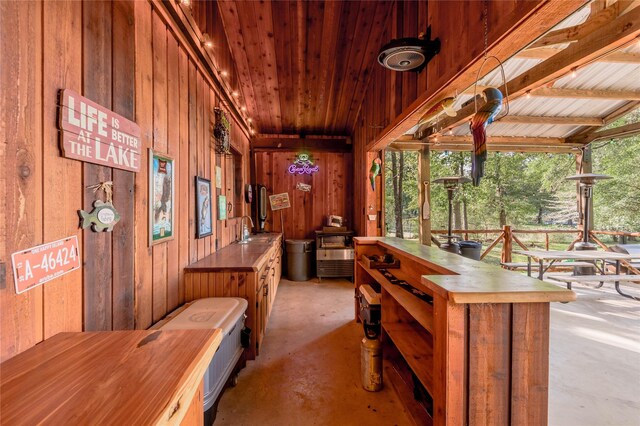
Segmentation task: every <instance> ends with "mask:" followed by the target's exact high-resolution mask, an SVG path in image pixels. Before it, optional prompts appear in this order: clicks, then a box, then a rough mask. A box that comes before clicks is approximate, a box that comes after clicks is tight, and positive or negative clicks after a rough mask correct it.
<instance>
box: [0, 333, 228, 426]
mask: <svg viewBox="0 0 640 426" xmlns="http://www.w3.org/2000/svg"><path fill="white" fill-rule="evenodd" d="M221 340H222V335H221V332H220V330H218V329H215V330H166V331H159V330H132V331H105V332H85V333H80V332H78V333H59V334H57V335H55V336H53V337H52V338H50V339H47V340H45V341H43V342H42V343H39V344H38V345H36V346H34V347H33V348H31V349H28V350H27V351H25V352H23V353H21V354H19V355H16V356H15V357H13V358H11V359H9V360H7V361H5V362H3V363H2V364H0V373H1V374H0V400H1V401H0V413H1V418H2V424H24V425H32V424H40V423H47V424H60V425H62V424H71V423H72V424H135V425H147V424H159V423H161V424H167V423H169V424H179V423H180V421H181V420H182V418H183V417H184V415H185V413H186V411H187V409H188V408H189V405H190V403H191V401H192V399H193V397H194V395H195V393H196V391H197V389H198V387H199V386H200V382H201V380H202V377H203V375H204V372H205V371H206V369H207V367H208V366H209V363H210V362H211V359H212V358H213V355H214V354H215V352H216V350H217V349H218V346H219V345H220V341H221Z"/></svg>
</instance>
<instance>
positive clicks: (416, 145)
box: [387, 142, 579, 154]
mask: <svg viewBox="0 0 640 426" xmlns="http://www.w3.org/2000/svg"><path fill="white" fill-rule="evenodd" d="M425 145H426V146H428V147H429V149H431V151H452V152H462V151H469V152H471V144H467V145H465V144H442V143H437V144H435V143H431V142H394V143H392V144H390V145H389V146H388V147H387V149H390V150H393V151H420V149H421V148H422V147H423V146H425ZM487 150H488V151H491V152H530V153H536V152H538V153H552V154H575V153H577V152H579V148H576V147H575V146H572V145H566V146H560V145H556V146H545V145H531V146H514V145H487Z"/></svg>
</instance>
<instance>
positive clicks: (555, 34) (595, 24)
mask: <svg viewBox="0 0 640 426" xmlns="http://www.w3.org/2000/svg"><path fill="white" fill-rule="evenodd" d="M633 3H635V2H633V1H618V2H616V3H614V4H612V5H611V6H609V7H607V8H606V9H603V10H600V11H598V12H596V13H594V14H592V15H591V16H590V17H589V19H588V20H587V21H585V22H584V23H582V24H579V25H575V26H573V27H568V28H562V29H560V30H556V31H551V32H550V33H548V34H546V35H545V36H544V37H542V38H540V40H538V41H536V42H535V43H533V44H531V45H530V46H529V48H530V49H535V48H537V47H547V46H553V45H556V44H562V43H571V42H576V41H578V40H581V39H583V38H585V37H586V36H587V35H589V34H590V33H592V32H593V31H595V30H597V29H599V28H601V27H602V26H603V25H605V24H607V23H609V22H612V21H613V20H615V19H616V18H618V17H619V16H620V15H621V14H622V13H624V12H625V11H626V10H627V9H628V7H629V6H631V5H632V4H633Z"/></svg>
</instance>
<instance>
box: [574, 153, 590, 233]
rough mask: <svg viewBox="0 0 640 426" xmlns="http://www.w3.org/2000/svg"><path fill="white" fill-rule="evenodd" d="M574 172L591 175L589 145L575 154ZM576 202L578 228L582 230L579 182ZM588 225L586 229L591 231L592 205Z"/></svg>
mask: <svg viewBox="0 0 640 426" xmlns="http://www.w3.org/2000/svg"><path fill="white" fill-rule="evenodd" d="M576 172H577V173H578V174H581V173H593V162H592V159H591V145H586V146H585V147H584V148H583V149H581V150H580V152H579V153H578V154H576ZM576 200H577V204H578V221H579V224H578V225H579V226H578V227H579V228H580V229H584V199H583V197H582V191H580V182H576ZM589 218H590V220H589V221H590V222H591V223H590V224H588V225H589V227H588V229H593V203H592V204H591V209H590V211H589Z"/></svg>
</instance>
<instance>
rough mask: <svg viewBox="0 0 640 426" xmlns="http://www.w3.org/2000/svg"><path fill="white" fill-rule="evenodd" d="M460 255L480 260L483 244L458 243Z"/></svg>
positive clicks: (471, 242) (472, 242) (475, 242)
mask: <svg viewBox="0 0 640 426" xmlns="http://www.w3.org/2000/svg"><path fill="white" fill-rule="evenodd" d="M458 246H459V247H460V254H461V255H462V256H463V257H468V258H469V259H473V260H480V255H481V254H482V244H481V243H479V242H477V241H458Z"/></svg>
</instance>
